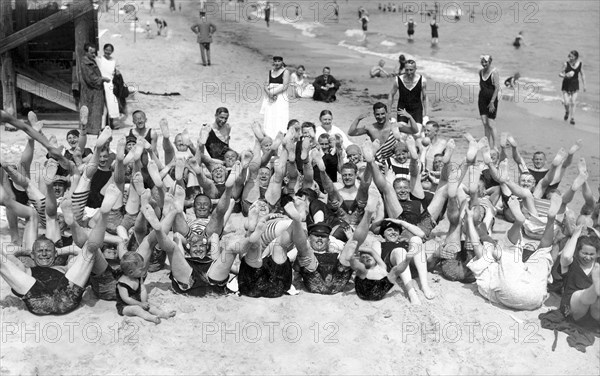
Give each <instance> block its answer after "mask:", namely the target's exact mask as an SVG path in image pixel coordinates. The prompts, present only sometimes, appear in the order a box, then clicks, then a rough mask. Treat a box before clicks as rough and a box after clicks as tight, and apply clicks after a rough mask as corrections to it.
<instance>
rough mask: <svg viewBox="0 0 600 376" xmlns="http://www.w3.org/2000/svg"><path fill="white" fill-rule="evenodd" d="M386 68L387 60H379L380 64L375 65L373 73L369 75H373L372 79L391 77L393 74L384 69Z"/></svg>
mask: <svg viewBox="0 0 600 376" xmlns="http://www.w3.org/2000/svg"><path fill="white" fill-rule="evenodd" d="M384 66H385V60H383V59H381V60H379V63H377V65H375V66H374V67H373V68H371V71H370V72H369V74H370V75H371V78H374V77H389V76H391V74H389V73H388V72H387V71H386V70H385V69H383V67H384Z"/></svg>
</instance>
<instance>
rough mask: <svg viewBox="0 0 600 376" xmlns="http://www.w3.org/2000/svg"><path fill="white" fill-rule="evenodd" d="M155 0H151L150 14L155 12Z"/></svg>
mask: <svg viewBox="0 0 600 376" xmlns="http://www.w3.org/2000/svg"><path fill="white" fill-rule="evenodd" d="M154 12H155V10H154V0H150V14H152V13H154Z"/></svg>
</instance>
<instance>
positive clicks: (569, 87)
mask: <svg viewBox="0 0 600 376" xmlns="http://www.w3.org/2000/svg"><path fill="white" fill-rule="evenodd" d="M582 65H583V63H581V62H580V63H579V66H577V68H573V67H572V66H571V63H569V62H567V68H566V69H565V74H566V73H569V72H575V74H574V75H573V77H566V76H565V77H564V78H563V82H562V88H561V90H562V91H566V92H567V93H576V92H578V91H579V72H581V66H582Z"/></svg>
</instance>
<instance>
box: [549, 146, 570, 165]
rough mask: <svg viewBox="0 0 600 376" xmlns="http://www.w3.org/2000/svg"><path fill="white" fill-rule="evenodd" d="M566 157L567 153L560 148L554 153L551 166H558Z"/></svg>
mask: <svg viewBox="0 0 600 376" xmlns="http://www.w3.org/2000/svg"><path fill="white" fill-rule="evenodd" d="M566 157H567V151H566V150H565V148H560V149H558V152H556V155H555V156H554V159H553V160H552V165H553V166H556V167H558V166H560V165H561V164H562V163H563V162H564V160H565V158H566Z"/></svg>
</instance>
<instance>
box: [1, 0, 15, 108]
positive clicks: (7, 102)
mask: <svg viewBox="0 0 600 376" xmlns="http://www.w3.org/2000/svg"><path fill="white" fill-rule="evenodd" d="M12 32H13V27H12V6H11V2H10V1H0V38H5V37H10V35H11V34H12ZM13 64H14V63H13V59H12V56H11V52H10V51H3V52H2V53H0V65H1V66H0V81H2V107H3V108H4V110H5V111H6V112H8V113H9V114H10V115H15V114H16V113H17V88H16V85H15V67H14V65H13Z"/></svg>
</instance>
